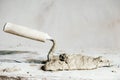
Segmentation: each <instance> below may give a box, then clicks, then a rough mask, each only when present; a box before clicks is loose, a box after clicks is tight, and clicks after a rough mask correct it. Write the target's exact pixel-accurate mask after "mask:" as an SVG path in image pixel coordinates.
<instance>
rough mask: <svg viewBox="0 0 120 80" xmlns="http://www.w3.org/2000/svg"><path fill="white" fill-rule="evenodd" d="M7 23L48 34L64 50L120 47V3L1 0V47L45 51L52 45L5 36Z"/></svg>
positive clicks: (107, 0) (104, 0)
mask: <svg viewBox="0 0 120 80" xmlns="http://www.w3.org/2000/svg"><path fill="white" fill-rule="evenodd" d="M5 22H12V23H15V24H19V25H24V26H28V27H31V28H34V29H38V30H40V31H44V32H47V33H49V34H50V35H51V36H53V37H54V38H55V39H56V41H57V48H59V49H62V50H68V51H73V50H74V51H79V50H80V49H82V48H84V49H89V48H99V49H117V48H120V37H119V34H120V0H0V48H1V49H2V48H12V49H14V48H15V47H21V46H26V47H28V48H34V49H35V48H38V47H39V48H40V50H41V49H42V50H44V49H45V48H48V47H49V46H48V44H49V43H47V45H46V44H43V43H39V42H35V41H32V40H28V39H24V38H21V37H17V36H13V35H10V34H7V33H4V32H3V31H2V28H3V25H4V24H5Z"/></svg>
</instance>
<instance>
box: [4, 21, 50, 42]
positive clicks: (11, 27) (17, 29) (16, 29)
mask: <svg viewBox="0 0 120 80" xmlns="http://www.w3.org/2000/svg"><path fill="white" fill-rule="evenodd" d="M3 31H5V32H7V33H11V34H15V35H18V36H22V37H26V38H29V39H33V40H37V41H42V42H45V41H46V40H47V39H52V38H51V37H50V36H49V35H48V34H47V33H44V32H40V31H37V30H34V29H30V28H27V27H23V26H19V25H16V24H12V23H6V24H5V26H4V28H3Z"/></svg>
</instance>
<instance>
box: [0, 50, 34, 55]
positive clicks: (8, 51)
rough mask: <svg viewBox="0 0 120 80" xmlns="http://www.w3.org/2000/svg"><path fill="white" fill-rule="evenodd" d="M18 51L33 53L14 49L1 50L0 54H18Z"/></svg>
mask: <svg viewBox="0 0 120 80" xmlns="http://www.w3.org/2000/svg"><path fill="white" fill-rule="evenodd" d="M18 53H33V52H31V51H16V50H13V51H12V50H1V51H0V55H9V54H18Z"/></svg>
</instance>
